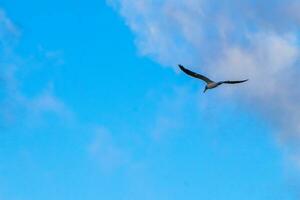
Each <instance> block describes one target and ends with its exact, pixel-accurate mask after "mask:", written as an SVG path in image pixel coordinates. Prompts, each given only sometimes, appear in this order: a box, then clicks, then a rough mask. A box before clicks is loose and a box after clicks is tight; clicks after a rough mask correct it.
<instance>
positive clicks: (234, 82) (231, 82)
mask: <svg viewBox="0 0 300 200" xmlns="http://www.w3.org/2000/svg"><path fill="white" fill-rule="evenodd" d="M246 81H248V79H245V80H241V81H222V82H221V83H227V84H236V83H243V82H246Z"/></svg>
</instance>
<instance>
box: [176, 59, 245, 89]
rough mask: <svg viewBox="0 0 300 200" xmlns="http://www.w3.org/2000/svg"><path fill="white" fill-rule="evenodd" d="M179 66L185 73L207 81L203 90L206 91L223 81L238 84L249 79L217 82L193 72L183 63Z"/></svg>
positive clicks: (221, 82)
mask: <svg viewBox="0 0 300 200" xmlns="http://www.w3.org/2000/svg"><path fill="white" fill-rule="evenodd" d="M179 68H180V69H181V70H182V71H183V72H184V73H186V74H187V75H189V76H192V77H194V78H198V79H201V80H203V81H205V82H206V86H205V89H204V91H203V92H205V91H206V90H208V89H213V88H216V87H218V86H219V85H222V84H223V83H226V84H236V83H243V82H246V81H248V79H245V80H241V81H219V82H215V81H212V80H210V79H209V78H207V77H205V76H203V75H201V74H198V73H195V72H192V71H190V70H188V69H186V68H184V67H183V66H182V65H179Z"/></svg>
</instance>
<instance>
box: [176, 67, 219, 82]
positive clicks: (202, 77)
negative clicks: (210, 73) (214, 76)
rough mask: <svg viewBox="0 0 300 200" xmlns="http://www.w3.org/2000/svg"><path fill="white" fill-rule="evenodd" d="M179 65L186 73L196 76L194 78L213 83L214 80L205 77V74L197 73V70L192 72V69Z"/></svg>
mask: <svg viewBox="0 0 300 200" xmlns="http://www.w3.org/2000/svg"><path fill="white" fill-rule="evenodd" d="M178 66H179V68H180V69H181V70H182V71H183V72H184V73H186V74H187V75H189V76H192V77H194V78H198V79H201V80H203V81H205V82H206V83H213V81H212V80H210V79H209V78H207V77H205V76H203V75H201V74H197V73H195V72H192V71H190V70H188V69H186V68H184V67H183V66H182V65H178Z"/></svg>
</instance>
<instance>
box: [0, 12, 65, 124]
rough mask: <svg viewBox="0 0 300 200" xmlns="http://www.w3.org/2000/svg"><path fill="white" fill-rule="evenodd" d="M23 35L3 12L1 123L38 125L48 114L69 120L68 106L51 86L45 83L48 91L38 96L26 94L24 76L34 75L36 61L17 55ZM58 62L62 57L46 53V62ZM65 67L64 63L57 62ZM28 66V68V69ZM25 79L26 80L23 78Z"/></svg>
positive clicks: (0, 15) (0, 31) (0, 23)
mask: <svg viewBox="0 0 300 200" xmlns="http://www.w3.org/2000/svg"><path fill="white" fill-rule="evenodd" d="M20 33H21V31H20V30H19V29H18V28H17V26H16V25H15V24H14V23H13V22H12V20H11V19H10V18H9V17H8V16H7V14H6V13H5V12H4V11H3V10H2V9H0V52H1V55H0V88H1V93H0V104H1V107H2V109H1V112H0V120H1V123H3V124H2V126H7V125H10V124H14V123H16V122H20V121H23V122H24V121H26V119H27V120H30V119H33V121H36V120H37V119H40V118H41V117H42V116H43V115H44V114H47V113H53V114H54V115H56V116H59V117H62V118H65V119H66V118H69V117H70V116H71V112H70V111H69V110H68V108H67V106H66V105H65V104H64V103H63V102H62V101H61V100H60V99H59V98H58V97H57V96H56V95H55V94H54V87H53V84H51V82H45V83H44V88H43V89H42V90H40V91H39V92H37V93H36V94H35V95H29V94H26V92H25V91H24V89H23V88H24V84H26V81H27V80H24V78H23V77H22V76H20V74H22V73H24V71H26V73H30V70H31V67H30V65H35V64H36V62H39V60H38V59H36V61H30V62H28V61H27V60H32V59H33V60H34V59H35V58H31V59H28V58H26V57H23V56H22V55H19V54H17V53H16V51H15V48H16V47H17V45H18V41H19V40H20V39H21V34H20ZM53 57H55V58H57V57H58V53H51V52H50V53H49V52H46V53H45V59H53ZM57 62H59V63H61V60H59V61H57ZM24 65H26V67H24ZM21 77H22V78H21Z"/></svg>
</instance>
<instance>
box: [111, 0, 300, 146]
mask: <svg viewBox="0 0 300 200" xmlns="http://www.w3.org/2000/svg"><path fill="white" fill-rule="evenodd" d="M108 4H110V5H111V6H112V7H114V8H115V9H116V10H117V11H118V12H119V13H120V14H121V15H122V17H123V18H124V19H125V21H126V24H127V25H128V26H129V27H130V29H131V30H132V31H133V32H134V34H135V37H136V41H135V42H136V45H137V47H138V49H139V52H140V54H141V55H145V56H150V57H151V58H152V59H154V60H156V61H157V62H159V63H161V64H162V65H164V66H170V67H173V68H176V67H177V64H178V63H182V64H185V65H188V66H189V65H192V66H198V67H192V68H193V69H194V70H197V71H200V72H203V73H205V74H208V75H210V77H212V78H215V79H216V80H218V77H219V78H220V79H223V78H225V79H229V78H241V77H242V78H249V79H250V80H251V81H250V82H248V83H247V84H245V85H244V86H243V87H241V88H236V89H234V94H233V92H231V91H232V90H229V89H228V90H227V89H226V88H224V89H222V92H223V94H221V95H224V96H226V97H230V98H234V99H236V100H237V102H239V103H240V104H241V105H244V106H245V107H246V108H249V109H251V110H252V111H253V110H254V111H256V112H257V113H258V114H259V115H261V116H264V119H265V120H266V122H268V123H270V124H271V125H272V127H275V128H274V130H275V131H276V133H277V134H278V135H279V138H280V140H279V141H281V142H285V143H286V142H293V143H299V142H300V123H299V122H300V90H299V86H300V84H299V82H298V77H299V75H300V69H299V58H300V57H299V56H300V45H299V44H300V43H299V33H300V32H299V25H300V14H299V12H298V10H299V8H300V2H299V1H295V0H287V1H277V0H268V1H263V2H262V1H252V0H246V1H241V0H231V1H222V2H220V1H217V0H187V1H177V0H164V1H156V0H140V1H135V0H108Z"/></svg>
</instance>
